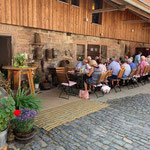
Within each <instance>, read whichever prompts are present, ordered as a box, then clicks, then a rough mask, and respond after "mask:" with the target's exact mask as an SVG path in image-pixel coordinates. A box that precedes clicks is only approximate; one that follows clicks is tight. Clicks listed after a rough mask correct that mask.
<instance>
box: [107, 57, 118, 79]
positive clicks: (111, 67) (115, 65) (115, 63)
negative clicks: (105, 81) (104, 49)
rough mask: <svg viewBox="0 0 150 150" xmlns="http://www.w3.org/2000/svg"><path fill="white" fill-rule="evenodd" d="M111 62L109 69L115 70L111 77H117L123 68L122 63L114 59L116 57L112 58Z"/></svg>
mask: <svg viewBox="0 0 150 150" xmlns="http://www.w3.org/2000/svg"><path fill="white" fill-rule="evenodd" d="M110 62H111V63H110V64H109V66H108V70H113V73H112V76H111V77H110V78H111V79H116V78H117V75H118V73H119V71H120V69H121V67H120V64H119V63H118V62H117V61H115V60H114V58H110Z"/></svg>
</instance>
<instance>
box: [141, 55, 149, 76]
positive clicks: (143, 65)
mask: <svg viewBox="0 0 150 150" xmlns="http://www.w3.org/2000/svg"><path fill="white" fill-rule="evenodd" d="M147 65H148V63H147V62H146V58H145V56H141V63H140V66H141V76H142V75H143V72H144V69H145V67H146V66H147Z"/></svg>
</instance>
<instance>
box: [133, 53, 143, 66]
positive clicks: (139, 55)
mask: <svg viewBox="0 0 150 150" xmlns="http://www.w3.org/2000/svg"><path fill="white" fill-rule="evenodd" d="M141 55H142V52H140V51H139V52H138V54H137V55H136V56H135V58H134V63H135V64H136V66H139V64H140V62H141Z"/></svg>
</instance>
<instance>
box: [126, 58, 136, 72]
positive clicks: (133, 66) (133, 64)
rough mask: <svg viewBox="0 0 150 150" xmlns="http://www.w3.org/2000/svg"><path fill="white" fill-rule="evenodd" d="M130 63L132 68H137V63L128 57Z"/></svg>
mask: <svg viewBox="0 0 150 150" xmlns="http://www.w3.org/2000/svg"><path fill="white" fill-rule="evenodd" d="M128 64H129V65H130V67H131V70H132V69H136V68H137V67H136V65H135V63H133V62H132V59H130V58H129V59H128Z"/></svg>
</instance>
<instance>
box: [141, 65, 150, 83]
mask: <svg viewBox="0 0 150 150" xmlns="http://www.w3.org/2000/svg"><path fill="white" fill-rule="evenodd" d="M149 71H150V66H149V65H147V66H145V68H144V71H143V75H142V76H141V82H142V83H143V84H145V83H146V80H148V74H149Z"/></svg>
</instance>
